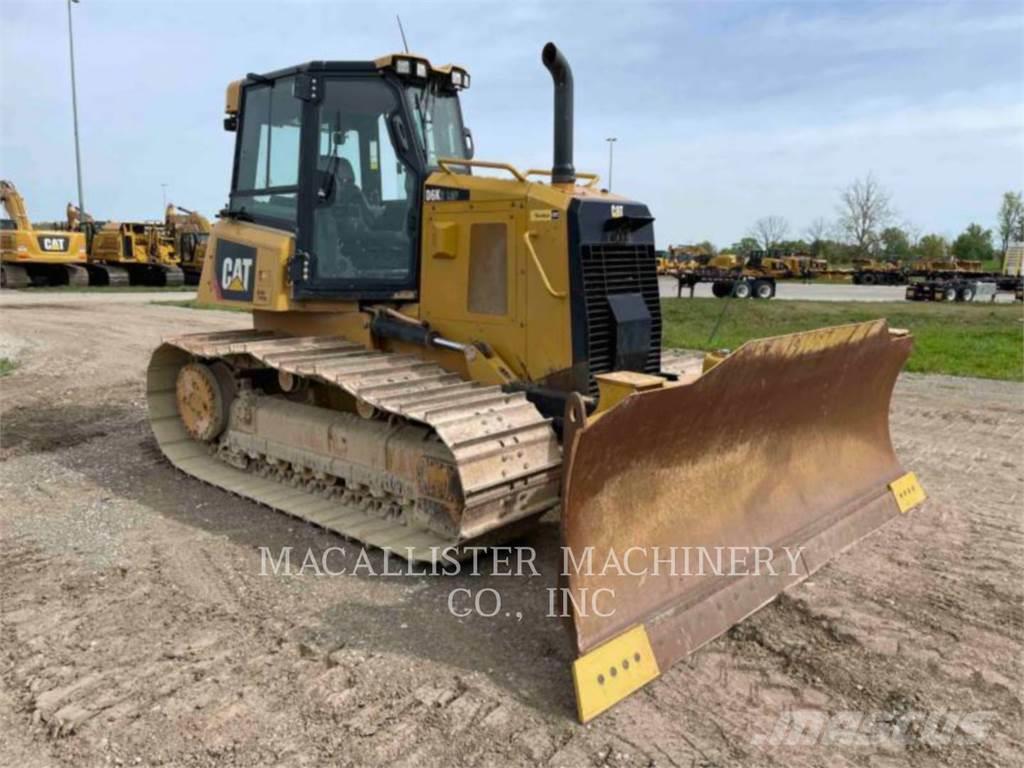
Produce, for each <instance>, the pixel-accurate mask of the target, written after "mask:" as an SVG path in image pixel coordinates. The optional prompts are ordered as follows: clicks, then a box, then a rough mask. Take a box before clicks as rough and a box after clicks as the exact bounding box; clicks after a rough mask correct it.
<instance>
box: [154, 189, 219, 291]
mask: <svg viewBox="0 0 1024 768" xmlns="http://www.w3.org/2000/svg"><path fill="white" fill-rule="evenodd" d="M164 231H165V232H166V233H167V235H168V236H169V237H170V238H171V241H172V242H173V244H174V253H175V255H176V256H177V259H178V266H179V267H180V268H181V271H182V272H183V273H184V274H185V283H186V285H198V284H199V275H200V274H201V273H202V271H203V260H204V259H205V258H206V241H207V240H208V239H209V237H210V220H209V219H207V218H206V217H205V216H203V215H202V214H201V213H197V212H196V211H191V210H189V209H188V208H183V207H181V206H178V205H175V204H174V203H170V204H169V205H168V206H167V209H166V210H165V211H164Z"/></svg>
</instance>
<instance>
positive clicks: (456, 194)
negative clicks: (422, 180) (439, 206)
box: [423, 186, 469, 203]
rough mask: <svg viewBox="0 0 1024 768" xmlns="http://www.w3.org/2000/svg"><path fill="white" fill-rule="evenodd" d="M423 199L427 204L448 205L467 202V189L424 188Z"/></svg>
mask: <svg viewBox="0 0 1024 768" xmlns="http://www.w3.org/2000/svg"><path fill="white" fill-rule="evenodd" d="M423 199H424V200H426V201H427V202H428V203H450V202H454V201H457V200H469V190H468V189H457V188H456V187H435V186H429V187H425V188H424V190H423Z"/></svg>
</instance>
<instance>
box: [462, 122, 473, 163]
mask: <svg viewBox="0 0 1024 768" xmlns="http://www.w3.org/2000/svg"><path fill="white" fill-rule="evenodd" d="M462 143H463V145H464V146H465V147H466V157H467V158H468V159H469V160H472V159H473V132H472V131H471V130H469V128H463V129H462Z"/></svg>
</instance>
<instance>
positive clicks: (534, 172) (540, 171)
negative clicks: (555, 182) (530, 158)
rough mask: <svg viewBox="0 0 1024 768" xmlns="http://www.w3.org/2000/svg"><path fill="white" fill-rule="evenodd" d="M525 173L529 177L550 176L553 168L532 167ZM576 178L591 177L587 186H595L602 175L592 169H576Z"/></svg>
mask: <svg viewBox="0 0 1024 768" xmlns="http://www.w3.org/2000/svg"><path fill="white" fill-rule="evenodd" d="M524 175H525V176H527V177H529V176H550V175H551V170H550V169H545V168H531V169H530V170H528V171H527V172H526V173H525V174H524ZM576 178H578V179H589V181H588V182H587V187H593V186H594V185H595V184H597V182H598V181H600V179H601V177H600V176H598V175H597V174H596V173H591V172H590V171H576Z"/></svg>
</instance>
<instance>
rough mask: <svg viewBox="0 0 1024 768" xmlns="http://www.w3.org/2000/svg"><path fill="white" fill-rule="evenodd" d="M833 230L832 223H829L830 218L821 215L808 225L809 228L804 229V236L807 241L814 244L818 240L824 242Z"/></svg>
mask: <svg viewBox="0 0 1024 768" xmlns="http://www.w3.org/2000/svg"><path fill="white" fill-rule="evenodd" d="M831 232H832V225H831V224H829V223H828V220H827V219H826V218H825V217H824V216H819V217H818V218H816V219H814V220H813V221H812V222H811V223H810V224H808V225H807V229H805V230H804V236H805V237H806V238H807V241H808V242H809V243H811V244H812V245H813V244H814V243H816V242H818V241H821V242H824V241H825V240H828V237H829V234H830V233H831Z"/></svg>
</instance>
